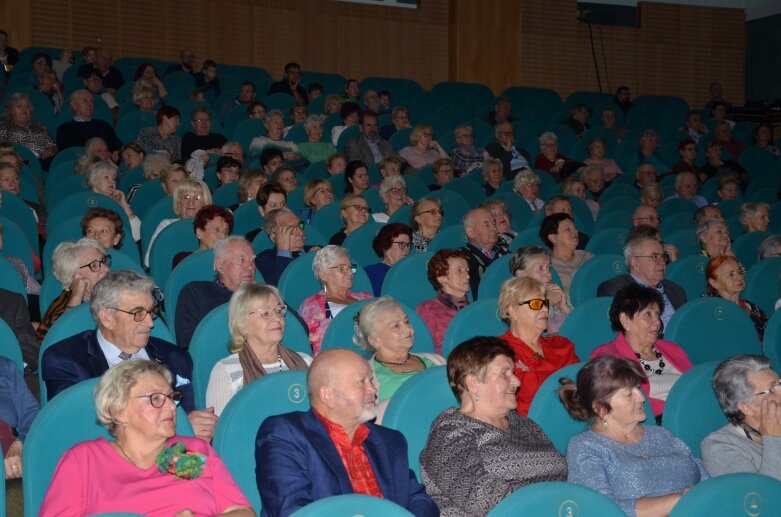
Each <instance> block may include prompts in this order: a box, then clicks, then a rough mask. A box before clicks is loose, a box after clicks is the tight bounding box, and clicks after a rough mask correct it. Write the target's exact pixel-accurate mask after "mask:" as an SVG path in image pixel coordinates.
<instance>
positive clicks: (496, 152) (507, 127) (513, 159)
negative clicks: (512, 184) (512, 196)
mask: <svg viewBox="0 0 781 517" xmlns="http://www.w3.org/2000/svg"><path fill="white" fill-rule="evenodd" d="M494 137H495V138H496V142H493V143H490V144H488V145H487V146H486V147H485V150H486V152H487V153H488V154H489V155H491V156H493V157H494V158H496V159H497V160H499V161H500V162H502V173H503V174H504V178H505V179H508V180H511V179H513V178H514V177H515V173H516V172H518V171H520V170H522V169H531V168H532V166H531V163H532V159H531V156H530V155H529V152H528V151H527V150H526V149H522V148H521V147H518V146H516V145H515V131H514V130H513V126H512V124H511V123H510V122H501V123H499V124H496V126H495V127H494Z"/></svg>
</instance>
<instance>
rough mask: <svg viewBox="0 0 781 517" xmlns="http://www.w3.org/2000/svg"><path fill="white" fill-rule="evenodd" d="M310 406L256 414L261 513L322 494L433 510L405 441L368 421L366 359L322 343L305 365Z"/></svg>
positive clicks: (371, 394) (419, 511) (281, 511)
mask: <svg viewBox="0 0 781 517" xmlns="http://www.w3.org/2000/svg"><path fill="white" fill-rule="evenodd" d="M307 391H308V392H309V400H310V403H311V405H312V409H310V410H309V411H307V412H306V413H301V412H294V413H287V414H284V415H277V416H272V417H269V418H267V419H266V420H264V421H263V423H262V424H261V426H260V430H259V431H258V437H257V441H256V445H255V459H256V464H257V468H256V469H255V476H256V480H257V485H258V491H259V492H260V497H261V499H262V500H263V509H262V513H261V515H265V516H277V515H290V514H291V513H294V512H295V511H296V510H297V509H298V508H301V507H303V506H306V505H307V504H309V503H312V502H314V501H317V500H320V499H324V498H326V497H330V496H334V495H341V494H365V495H371V496H375V497H382V498H384V499H388V500H390V501H393V502H394V503H396V504H398V505H400V506H402V507H404V508H406V509H407V510H409V511H410V512H411V513H412V514H414V515H416V516H418V517H425V516H429V515H430V516H436V515H439V509H438V508H437V505H436V503H434V501H433V500H432V499H431V497H429V495H428V494H427V493H426V489H425V488H424V487H423V485H421V484H420V483H418V481H417V479H415V474H414V473H413V472H412V471H411V470H410V469H409V463H408V461H407V442H406V440H405V439H404V436H403V435H402V434H401V433H399V432H398V431H395V430H392V429H389V428H386V427H382V426H379V425H376V424H374V423H372V422H370V420H372V419H373V418H374V417H376V416H377V392H378V391H377V386H376V384H375V382H374V375H373V373H372V370H371V368H370V367H369V365H368V363H367V362H366V361H365V360H364V359H362V358H361V357H360V356H359V355H358V354H356V353H355V352H352V351H350V350H344V349H334V350H326V351H325V352H322V353H321V354H320V355H318V356H317V357H316V358H315V360H314V361H313V362H312V365H311V366H310V367H309V372H308V374H307Z"/></svg>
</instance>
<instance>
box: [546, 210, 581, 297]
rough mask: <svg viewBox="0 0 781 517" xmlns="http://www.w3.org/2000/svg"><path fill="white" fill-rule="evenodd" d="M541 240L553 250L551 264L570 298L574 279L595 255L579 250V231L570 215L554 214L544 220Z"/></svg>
mask: <svg viewBox="0 0 781 517" xmlns="http://www.w3.org/2000/svg"><path fill="white" fill-rule="evenodd" d="M540 239H542V242H543V243H544V244H545V245H546V246H547V247H549V248H550V249H551V250H553V253H552V255H551V264H553V269H555V270H556V272H557V273H558V274H559V279H561V286H562V287H563V288H564V293H565V294H566V295H567V296H569V286H570V284H571V283H572V277H574V276H575V272H576V271H577V270H578V268H579V267H580V266H581V265H583V263H584V262H586V261H587V260H589V259H591V258H592V257H593V256H594V254H593V253H591V252H590V251H584V250H579V249H577V247H578V229H577V227H576V226H575V221H574V220H573V219H572V217H571V216H570V215H569V214H552V215H549V216H548V217H546V218H545V219H543V220H542V224H541V225H540Z"/></svg>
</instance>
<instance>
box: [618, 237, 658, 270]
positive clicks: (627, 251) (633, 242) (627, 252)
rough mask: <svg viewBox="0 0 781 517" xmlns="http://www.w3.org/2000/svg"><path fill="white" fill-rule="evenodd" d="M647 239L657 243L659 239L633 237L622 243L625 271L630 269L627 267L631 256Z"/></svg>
mask: <svg viewBox="0 0 781 517" xmlns="http://www.w3.org/2000/svg"><path fill="white" fill-rule="evenodd" d="M648 241H653V242H656V243H659V239H657V238H656V237H635V238H634V239H630V240H628V241H626V243H625V244H624V262H625V263H626V269H627V271H629V270H630V269H631V268H630V267H629V262H630V261H631V260H632V257H634V256H635V253H637V250H638V248H640V246H642V245H643V244H644V243H646V242H648Z"/></svg>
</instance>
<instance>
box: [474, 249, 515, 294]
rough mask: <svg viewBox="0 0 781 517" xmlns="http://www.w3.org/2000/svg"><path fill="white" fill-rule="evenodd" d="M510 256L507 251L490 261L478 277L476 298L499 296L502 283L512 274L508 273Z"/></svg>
mask: <svg viewBox="0 0 781 517" xmlns="http://www.w3.org/2000/svg"><path fill="white" fill-rule="evenodd" d="M511 258H512V255H511V254H509V253H508V254H507V255H503V256H501V257H499V258H498V259H496V260H494V261H493V262H491V265H490V266H488V268H487V269H486V270H485V271H484V272H483V276H482V277H481V278H480V287H479V288H478V290H477V298H478V299H483V298H498V297H499V291H500V289H501V287H502V284H503V283H504V282H505V280H507V279H509V278H510V277H512V276H513V275H512V273H510V259H511Z"/></svg>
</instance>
